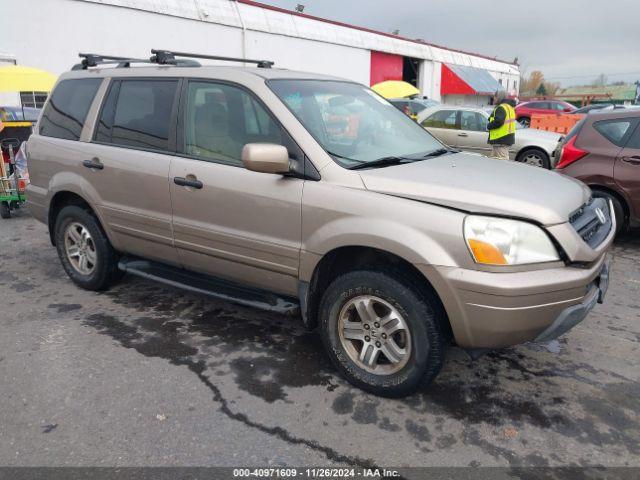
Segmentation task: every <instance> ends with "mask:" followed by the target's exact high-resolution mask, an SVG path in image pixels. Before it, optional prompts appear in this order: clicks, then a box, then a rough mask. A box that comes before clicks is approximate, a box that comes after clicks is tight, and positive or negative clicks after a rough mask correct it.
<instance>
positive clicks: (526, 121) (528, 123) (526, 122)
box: [518, 117, 531, 128]
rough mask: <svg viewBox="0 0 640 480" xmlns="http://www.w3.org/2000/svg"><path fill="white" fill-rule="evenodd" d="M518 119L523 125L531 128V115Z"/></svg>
mask: <svg viewBox="0 0 640 480" xmlns="http://www.w3.org/2000/svg"><path fill="white" fill-rule="evenodd" d="M518 121H519V122H520V123H521V124H522V126H523V127H527V128H529V127H530V126H531V119H530V118H529V117H520V118H519V119H518Z"/></svg>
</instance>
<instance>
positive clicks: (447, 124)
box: [422, 110, 458, 129]
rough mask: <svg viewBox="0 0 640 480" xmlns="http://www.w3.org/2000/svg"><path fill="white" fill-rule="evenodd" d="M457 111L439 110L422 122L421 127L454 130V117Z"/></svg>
mask: <svg viewBox="0 0 640 480" xmlns="http://www.w3.org/2000/svg"><path fill="white" fill-rule="evenodd" d="M457 114H458V111H457V110H440V111H439V112H436V113H434V114H432V115H430V116H429V117H428V118H427V119H425V120H424V121H423V122H422V126H423V127H430V128H449V129H455V128H456V115H457Z"/></svg>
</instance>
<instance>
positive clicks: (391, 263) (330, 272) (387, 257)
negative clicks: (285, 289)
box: [300, 245, 452, 338]
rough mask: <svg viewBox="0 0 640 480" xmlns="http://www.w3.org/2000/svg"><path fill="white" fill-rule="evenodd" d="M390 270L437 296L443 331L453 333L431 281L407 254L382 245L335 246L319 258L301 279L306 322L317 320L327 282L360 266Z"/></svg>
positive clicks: (432, 295)
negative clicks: (399, 253) (306, 279)
mask: <svg viewBox="0 0 640 480" xmlns="http://www.w3.org/2000/svg"><path fill="white" fill-rule="evenodd" d="M367 268H369V269H376V270H382V271H389V272H392V273H395V274H400V275H402V276H404V277H409V278H411V279H412V280H413V284H415V285H417V286H419V288H421V289H422V293H423V294H425V295H428V296H429V297H431V298H434V299H435V300H436V302H437V305H435V307H436V308H437V309H439V311H440V313H442V315H439V318H441V319H442V322H443V324H442V327H443V332H445V333H446V334H447V335H448V337H449V338H451V337H452V330H451V324H450V322H449V317H448V315H447V311H446V309H445V307H444V304H443V302H442V300H441V298H440V296H439V294H438V292H437V290H436V289H435V288H434V286H433V284H432V282H431V281H430V280H429V278H427V277H426V276H425V275H424V274H423V273H422V272H421V271H420V270H418V268H416V267H415V266H414V265H413V264H412V263H411V262H410V261H409V260H407V259H406V258H404V257H402V256H400V255H398V254H395V253H391V252H389V251H386V250H382V249H379V248H375V247H371V246H365V245H348V246H341V247H337V248H334V249H332V250H330V251H328V252H327V253H325V254H324V255H322V256H321V257H320V258H319V261H317V263H316V264H315V267H314V268H313V273H312V275H311V278H310V280H309V282H301V284H302V285H303V286H304V287H303V288H301V291H300V297H301V308H302V314H303V319H304V322H305V325H306V326H307V327H309V328H313V327H315V326H316V325H317V323H318V318H317V317H318V311H319V307H320V301H321V298H322V295H323V293H324V291H325V290H326V288H327V286H328V285H329V284H330V283H331V282H332V281H333V280H334V279H336V278H337V277H339V276H340V275H342V274H344V273H347V272H350V271H354V270H359V269H367Z"/></svg>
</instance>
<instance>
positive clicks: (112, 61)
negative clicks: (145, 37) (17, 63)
mask: <svg viewBox="0 0 640 480" xmlns="http://www.w3.org/2000/svg"><path fill="white" fill-rule="evenodd" d="M151 53H152V56H151V58H130V57H114V56H113V55H101V54H97V53H79V54H78V56H79V57H80V58H82V61H81V62H80V63H78V64H76V65H74V66H73V67H72V68H71V70H87V69H88V68H89V67H97V66H99V65H116V66H117V68H129V67H130V66H131V64H132V63H152V64H156V65H175V66H178V67H199V66H200V63H199V62H196V61H195V60H190V59H192V58H203V59H206V60H221V61H224V62H238V63H255V64H256V65H257V66H258V68H271V67H272V66H273V64H274V62H272V61H270V60H251V59H246V58H234V57H220V56H217V55H202V54H199V53H185V52H173V51H171V50H156V49H153V50H151ZM176 57H186V58H187V59H184V58H176Z"/></svg>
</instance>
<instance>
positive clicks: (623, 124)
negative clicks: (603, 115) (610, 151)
mask: <svg viewBox="0 0 640 480" xmlns="http://www.w3.org/2000/svg"><path fill="white" fill-rule="evenodd" d="M631 124H632V121H631V120H630V119H629V120H627V119H618V120H602V121H600V122H596V123H594V124H593V128H595V129H596V130H597V131H598V132H599V133H600V134H601V135H602V136H603V137H604V138H606V139H607V140H609V141H610V142H611V143H613V144H614V145H617V146H619V147H623V146H624V141H625V139H626V136H627V133H628V132H629V131H630V129H631Z"/></svg>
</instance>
